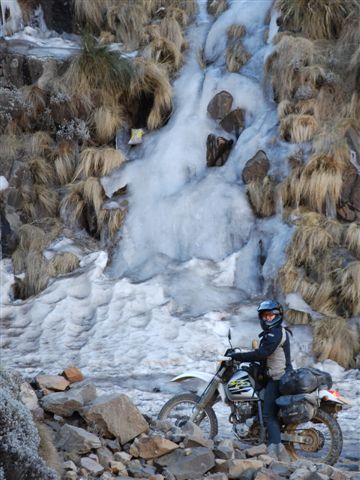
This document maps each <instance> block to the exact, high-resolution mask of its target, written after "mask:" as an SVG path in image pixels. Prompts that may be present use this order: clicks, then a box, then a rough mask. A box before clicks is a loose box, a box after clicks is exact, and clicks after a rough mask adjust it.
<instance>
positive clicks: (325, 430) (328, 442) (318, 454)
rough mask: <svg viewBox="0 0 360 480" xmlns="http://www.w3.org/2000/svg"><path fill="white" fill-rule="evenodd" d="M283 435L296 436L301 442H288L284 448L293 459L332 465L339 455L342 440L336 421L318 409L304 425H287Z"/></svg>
mask: <svg viewBox="0 0 360 480" xmlns="http://www.w3.org/2000/svg"><path fill="white" fill-rule="evenodd" d="M284 431H285V434H286V433H288V434H290V435H294V434H295V435H297V436H299V439H300V440H301V441H299V442H296V441H293V442H292V441H289V442H288V443H285V447H286V449H287V451H288V452H289V453H290V455H291V456H292V457H293V458H294V459H305V460H309V461H312V462H316V463H326V464H328V465H334V464H335V463H336V462H337V461H338V459H339V457H340V454H341V450H342V445H343V439H342V433H341V428H340V426H339V424H338V422H337V421H336V419H335V418H334V417H333V416H331V415H330V414H329V413H327V412H324V411H323V410H321V409H319V410H318V411H317V412H316V414H315V415H314V417H313V418H312V419H311V420H310V421H309V422H306V423H300V424H298V425H288V426H287V427H286V428H285V430H284Z"/></svg>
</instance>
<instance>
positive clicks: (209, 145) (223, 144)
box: [206, 133, 234, 167]
mask: <svg viewBox="0 0 360 480" xmlns="http://www.w3.org/2000/svg"><path fill="white" fill-rule="evenodd" d="M233 143H234V142H233V140H227V139H226V138H224V137H217V136H216V135H214V134H212V133H211V134H210V135H208V137H207V140H206V163H207V166H208V167H222V166H223V165H225V163H226V161H227V159H228V158H229V155H230V150H231V147H232V145H233Z"/></svg>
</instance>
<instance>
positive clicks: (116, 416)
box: [82, 394, 149, 444]
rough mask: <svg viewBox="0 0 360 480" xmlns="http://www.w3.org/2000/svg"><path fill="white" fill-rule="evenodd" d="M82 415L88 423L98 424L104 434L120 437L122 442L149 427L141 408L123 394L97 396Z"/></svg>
mask: <svg viewBox="0 0 360 480" xmlns="http://www.w3.org/2000/svg"><path fill="white" fill-rule="evenodd" d="M82 415H83V417H84V418H85V420H86V421H87V422H88V423H91V424H94V425H96V428H97V429H98V430H99V432H102V434H103V435H109V434H110V435H114V436H115V437H118V438H119V440H120V443H121V444H124V443H127V442H129V441H130V440H132V439H133V438H135V437H137V436H138V435H140V434H141V433H143V432H146V431H147V430H148V428H149V425H148V423H147V421H146V420H145V418H144V417H143V416H142V415H141V413H140V412H139V410H138V409H137V408H136V407H135V405H134V404H133V403H132V402H131V400H130V399H129V398H128V397H127V396H126V395H123V394H112V395H105V396H102V397H99V398H97V399H96V400H94V401H93V402H92V403H91V404H90V405H89V406H88V407H85V408H84V409H83V410H82Z"/></svg>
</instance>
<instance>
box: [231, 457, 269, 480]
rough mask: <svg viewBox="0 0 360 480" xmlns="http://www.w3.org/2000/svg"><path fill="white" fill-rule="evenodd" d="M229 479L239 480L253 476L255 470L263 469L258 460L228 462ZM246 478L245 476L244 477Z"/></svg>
mask: <svg viewBox="0 0 360 480" xmlns="http://www.w3.org/2000/svg"><path fill="white" fill-rule="evenodd" d="M227 466H228V469H229V478H230V479H232V478H239V477H240V476H243V475H244V474H245V472H246V474H249V475H250V476H253V475H254V474H255V472H256V471H257V470H260V468H262V467H263V463H262V462H260V461H259V460H252V459H248V460H228V461H227ZM246 476H247V475H246Z"/></svg>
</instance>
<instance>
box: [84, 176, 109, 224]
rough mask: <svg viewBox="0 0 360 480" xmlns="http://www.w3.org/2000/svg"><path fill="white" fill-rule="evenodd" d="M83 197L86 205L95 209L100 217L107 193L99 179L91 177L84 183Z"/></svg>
mask: <svg viewBox="0 0 360 480" xmlns="http://www.w3.org/2000/svg"><path fill="white" fill-rule="evenodd" d="M83 197H84V200H85V202H86V203H88V204H90V205H92V206H93V207H94V210H95V212H96V214H97V215H98V214H99V212H100V209H101V206H102V204H103V202H104V199H105V192H104V189H103V187H102V185H101V183H100V181H99V179H98V178H96V177H89V178H87V179H86V180H85V181H84V184H83Z"/></svg>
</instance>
